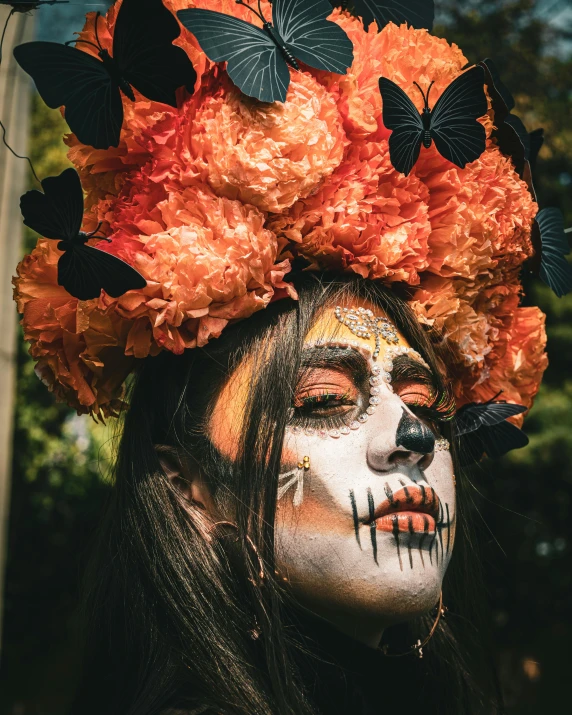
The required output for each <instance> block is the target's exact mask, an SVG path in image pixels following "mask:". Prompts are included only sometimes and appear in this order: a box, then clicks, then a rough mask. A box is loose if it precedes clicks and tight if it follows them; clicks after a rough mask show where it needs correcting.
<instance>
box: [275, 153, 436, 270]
mask: <svg viewBox="0 0 572 715" xmlns="http://www.w3.org/2000/svg"><path fill="white" fill-rule="evenodd" d="M428 201H429V194H428V192H427V189H426V187H425V186H424V185H423V184H422V183H421V182H420V181H419V180H418V179H417V178H415V177H414V176H409V177H406V176H403V174H400V173H398V172H397V171H395V169H394V168H393V167H392V165H391V162H390V161H389V153H388V150H387V142H385V141H384V142H369V143H355V144H353V145H352V146H351V147H350V148H349V150H348V153H347V155H346V158H345V161H344V163H343V164H342V166H340V167H339V169H338V170H337V171H336V172H335V174H334V175H333V176H332V178H331V180H330V181H328V182H327V183H325V184H324V185H323V187H322V188H321V189H320V190H319V191H318V192H317V193H315V194H314V195H313V196H310V197H309V198H307V199H304V200H301V201H298V202H297V203H296V204H295V206H294V207H293V208H292V210H291V211H290V212H289V213H288V214H286V215H284V216H279V217H277V218H274V219H272V218H271V219H270V221H269V224H268V225H269V227H270V228H272V230H273V231H275V232H276V233H277V234H278V235H279V236H283V237H284V238H286V239H288V240H290V241H295V242H296V243H297V244H298V245H297V247H296V248H297V250H298V252H299V253H301V254H303V255H304V256H306V257H307V258H309V259H311V260H312V261H313V265H314V266H315V267H320V266H321V267H326V268H337V269H349V270H352V271H354V272H356V273H359V274H360V275H361V276H363V277H364V278H384V279H386V280H387V281H389V282H393V281H399V280H401V281H407V282H408V283H411V284H415V283H418V282H419V278H418V271H422V270H424V269H426V268H427V266H428V262H427V250H428V248H427V239H428V237H429V232H430V229H431V226H430V223H429V217H428V210H427V204H428Z"/></svg>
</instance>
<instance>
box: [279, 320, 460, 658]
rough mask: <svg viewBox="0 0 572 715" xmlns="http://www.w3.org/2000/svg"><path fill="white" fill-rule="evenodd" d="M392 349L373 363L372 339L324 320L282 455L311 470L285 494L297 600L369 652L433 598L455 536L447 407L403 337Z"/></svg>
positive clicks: (284, 546)
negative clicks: (382, 370) (382, 373)
mask: <svg viewBox="0 0 572 715" xmlns="http://www.w3.org/2000/svg"><path fill="white" fill-rule="evenodd" d="M366 307H367V306H366ZM375 314H376V315H378V314H379V310H376V312H375ZM352 333H353V334H352ZM370 337H371V336H370ZM395 342H396V345H392V346H387V348H386V347H385V345H384V342H383V340H382V341H381V347H380V351H379V356H378V357H377V360H375V359H374V357H373V352H374V350H375V348H374V349H372V347H373V346H372V341H371V340H370V339H369V337H368V336H367V334H365V333H364V335H363V337H361V336H358V337H357V341H356V333H355V331H350V330H349V329H348V327H347V326H346V325H343V324H342V325H340V321H339V320H336V317H335V315H334V314H333V313H332V315H329V314H328V313H327V312H325V313H324V315H323V316H322V317H321V318H320V319H319V320H318V321H317V323H316V324H315V326H314V328H313V329H312V331H311V333H310V335H308V337H307V340H306V347H305V350H304V360H303V370H302V371H301V375H300V379H299V382H298V385H297V388H296V391H295V395H294V400H293V406H292V410H291V415H290V421H289V426H288V429H287V433H286V438H285V443H284V452H283V464H284V473H287V472H288V471H289V470H291V469H293V468H295V466H296V465H297V463H298V462H299V461H300V459H301V455H309V458H310V460H311V467H310V468H309V469H307V470H303V473H302V485H300V483H299V482H298V483H297V486H296V490H297V492H296V493H295V492H294V489H293V488H291V489H287V490H284V491H282V492H281V493H280V498H279V501H278V515H277V524H276V526H277V549H278V563H279V568H280V571H281V572H284V573H285V574H286V575H287V577H288V579H289V583H290V585H291V588H292V590H293V592H294V594H295V595H296V596H297V598H298V599H299V600H300V601H301V602H303V603H304V604H305V605H306V606H308V607H309V608H311V609H312V610H313V611H315V612H316V613H319V614H320V615H322V616H324V617H326V618H328V619H329V620H331V621H332V622H334V623H335V624H336V625H338V627H339V628H340V629H341V630H344V631H346V632H348V633H350V634H353V635H354V636H356V637H358V638H360V639H361V640H364V641H365V642H369V643H371V644H372V645H376V642H377V640H379V636H380V634H381V632H382V631H383V628H384V627H385V626H387V625H389V624H391V623H395V622H399V621H400V620H407V619H408V618H411V617H413V616H415V615H419V614H421V613H424V612H425V611H427V610H429V609H430V608H431V607H432V606H433V605H434V604H435V603H436V601H437V600H438V598H439V591H440V589H441V583H442V580H443V576H444V574H445V571H446V568H447V565H448V563H449V559H450V556H451V551H452V548H453V543H454V536H455V518H456V510H455V488H454V475H453V463H452V460H451V456H450V453H449V451H448V443H447V441H446V440H445V439H444V438H443V437H442V436H441V435H440V434H439V427H438V425H439V418H440V417H441V416H442V415H443V413H446V412H447V410H448V407H447V403H446V400H444V399H441V396H440V395H438V394H437V393H436V389H435V386H434V384H433V383H434V377H433V375H432V374H431V371H430V369H429V368H428V366H427V365H426V364H425V363H424V361H423V360H422V358H421V357H420V356H418V355H417V354H416V353H415V351H412V350H409V349H408V346H407V343H406V342H405V340H404V339H403V336H401V335H400V334H399V331H397V340H396V341H395ZM356 343H357V344H356ZM378 345H379V343H378ZM386 350H393V351H394V352H393V353H391V362H390V365H389V367H390V368H391V380H387V381H386V380H379V381H376V382H375V386H376V388H378V389H376V394H375V397H376V400H375V410H374V411H373V412H372V413H371V414H368V413H367V411H366V410H367V408H368V406H369V400H370V399H371V393H370V389H371V384H370V380H371V377H372V375H373V372H374V369H375V366H376V365H380V364H383V362H384V359H385V358H387V357H388V354H386ZM368 351H369V352H368ZM386 364H387V361H386ZM377 374H379V370H378V371H377ZM363 414H366V415H367V419H366V420H365V421H364V422H362V423H360V424H359V429H351V427H350V425H352V424H354V423H355V422H356V420H357V419H358V418H359V416H360V415H363ZM332 431H333V432H334V433H335V432H336V431H337V432H338V433H339V437H336V438H335V439H332V438H331V437H332Z"/></svg>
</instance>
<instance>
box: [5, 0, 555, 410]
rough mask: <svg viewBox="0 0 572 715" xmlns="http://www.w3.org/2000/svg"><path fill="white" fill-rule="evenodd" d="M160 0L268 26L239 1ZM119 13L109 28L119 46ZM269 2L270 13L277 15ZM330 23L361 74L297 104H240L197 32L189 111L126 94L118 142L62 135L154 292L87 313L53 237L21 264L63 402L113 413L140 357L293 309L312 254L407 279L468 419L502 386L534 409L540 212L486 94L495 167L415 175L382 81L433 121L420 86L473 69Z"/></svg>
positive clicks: (307, 91)
mask: <svg viewBox="0 0 572 715" xmlns="http://www.w3.org/2000/svg"><path fill="white" fill-rule="evenodd" d="M164 4H165V5H166V6H167V7H168V8H169V9H170V10H171V11H173V12H174V13H176V12H177V11H179V10H182V9H186V8H189V7H197V8H206V9H209V10H215V11H218V12H222V13H226V14H227V15H232V16H234V17H237V18H240V19H243V20H245V21H248V22H251V23H256V18H253V16H252V14H251V13H249V11H248V8H246V7H245V6H244V5H240V4H237V3H235V2H234V0H194V2H191V0H164ZM120 7H121V4H120V3H119V2H117V3H115V5H114V6H113V7H112V8H111V9H110V10H109V12H108V13H107V16H106V17H105V18H98V42H99V43H101V45H102V46H103V47H104V48H107V49H109V50H111V46H112V38H113V34H114V28H115V24H116V18H117V15H118V12H119V10H120ZM260 7H261V9H262V12H263V13H264V15H265V16H268V17H269V16H270V12H271V6H270V4H269V3H268V2H266V0H262V2H261V3H260ZM329 20H330V21H332V22H334V23H336V24H337V25H339V26H340V27H341V28H342V29H343V30H344V31H345V33H346V34H347V36H348V37H349V38H350V40H351V42H352V44H353V57H354V58H353V63H352V64H351V67H349V69H348V71H347V73H346V74H334V73H331V72H326V71H324V70H315V69H312V68H310V67H308V66H306V65H303V66H302V67H301V68H300V69H299V71H294V70H292V71H291V73H290V74H291V76H290V85H289V88H288V94H287V98H286V101H285V102H283V103H282V102H274V103H271V104H262V103H260V102H258V101H256V100H255V99H251V98H249V97H247V96H245V95H244V94H243V93H241V91H240V90H239V89H238V88H237V87H236V86H235V85H234V84H233V83H232V82H231V80H230V79H229V76H228V75H227V72H226V71H225V66H224V64H217V63H214V62H211V61H210V60H209V59H208V58H207V56H206V55H205V53H204V52H203V51H202V50H201V47H200V45H199V42H198V40H197V39H196V37H195V36H194V35H193V34H192V33H191V32H189V31H188V30H186V29H184V28H182V29H181V34H180V36H179V38H178V39H177V40H175V44H176V45H178V46H179V47H181V48H182V49H183V50H184V51H185V52H186V53H187V55H188V57H189V58H190V60H191V61H192V63H193V66H194V69H195V71H196V74H197V80H196V84H195V88H194V92H192V93H191V92H189V91H188V90H186V89H184V88H181V89H180V90H178V94H177V100H178V107H169V106H167V105H165V104H160V103H157V102H153V101H148V100H146V99H145V98H144V97H142V96H140V95H137V96H136V101H135V102H130V101H125V102H124V111H125V120H124V124H123V130H122V132H121V139H120V142H119V145H118V146H117V148H113V147H112V148H109V149H105V150H102V149H94V148H93V147H91V146H87V145H85V144H81V143H80V142H79V141H78V139H77V138H76V137H75V136H74V135H69V136H68V137H67V138H66V143H67V144H68V146H69V158H70V159H71V161H72V162H73V164H74V165H75V167H76V168H77V170H78V172H79V175H80V177H81V181H82V185H83V189H84V191H85V193H86V209H87V213H86V215H85V217H84V224H83V226H84V230H85V231H95V230H96V229H97V228H98V227H100V231H101V232H103V233H104V234H105V235H106V236H107V237H108V238H110V239H111V242H109V243H106V242H105V243H104V242H99V243H97V244H96V245H97V247H98V248H100V249H101V250H103V251H107V252H109V253H111V254H113V255H115V256H117V257H119V258H121V259H123V260H124V261H126V262H127V263H129V264H130V265H131V266H133V267H135V268H136V269H137V271H139V273H140V274H141V275H142V276H143V277H144V278H145V280H146V287H144V288H142V289H136V290H130V291H128V292H127V293H125V294H124V295H122V296H120V297H118V298H113V297H111V296H109V295H108V294H106V293H105V292H104V291H102V292H101V295H100V296H99V297H98V298H95V299H91V300H85V301H82V300H78V299H76V298H74V297H72V296H71V295H70V294H69V293H68V292H67V291H66V290H65V289H64V288H63V287H62V286H60V285H58V279H57V267H56V264H57V261H58V259H59V257H60V255H61V252H60V251H59V250H58V248H57V244H55V242H52V241H50V240H47V239H45V238H40V240H39V241H38V244H37V246H36V247H35V249H34V250H33V251H32V253H31V254H30V255H28V256H26V257H25V258H24V259H23V261H22V262H21V263H20V265H19V266H18V276H17V278H15V279H14V285H15V299H16V301H17V304H18V309H19V311H20V312H21V313H22V315H23V319H22V324H23V327H24V333H25V337H26V339H27V340H28V341H29V342H30V345H31V347H30V353H31V354H32V356H33V357H34V359H35V360H36V361H37V368H36V369H37V373H38V375H39V376H40V377H41V378H42V380H43V381H44V382H45V383H46V384H47V385H48V387H49V388H50V389H51V390H52V391H53V392H54V393H55V395H56V397H57V399H59V400H63V401H66V402H68V403H69V404H70V405H72V406H73V407H75V408H76V409H77V410H78V412H80V413H91V414H93V415H94V416H99V417H105V416H110V415H116V414H117V413H118V412H119V410H120V409H121V407H122V405H123V384H124V381H125V379H126V378H127V376H128V375H129V373H130V372H131V371H132V370H133V368H134V366H135V363H136V362H137V361H138V360H140V359H143V358H145V357H147V356H148V355H156V354H157V353H159V352H160V351H162V350H169V351H171V352H173V353H176V354H180V353H182V352H183V351H184V350H185V349H188V348H194V347H196V346H204V345H205V344H206V343H207V342H208V341H209V340H211V339H214V338H217V337H219V336H220V335H221V333H222V332H223V330H224V329H225V327H226V326H227V325H228V324H229V323H231V322H233V321H236V320H239V319H244V318H247V317H248V316H250V315H251V314H252V313H254V312H256V311H258V310H261V309H263V308H265V307H266V306H267V305H268V304H269V303H270V302H271V301H273V300H276V299H279V298H283V297H287V296H289V297H290V298H294V299H295V298H296V293H295V290H294V288H293V286H292V285H291V284H289V282H288V273H289V271H290V267H291V259H292V258H293V257H297V256H300V257H303V258H305V259H307V261H308V262H309V264H310V267H309V269H310V270H312V269H316V270H318V269H333V270H338V271H344V272H353V273H356V274H358V275H360V276H362V277H363V278H367V279H375V280H380V281H383V282H384V283H385V284H387V285H388V286H390V287H391V286H392V285H394V284H397V283H405V284H407V285H408V286H410V296H411V297H410V305H411V307H412V309H413V310H414V312H415V314H416V315H417V317H418V319H419V321H420V322H421V323H423V324H426V325H428V326H433V327H434V328H435V329H437V330H438V331H440V332H441V334H442V335H443V337H444V338H445V339H446V340H447V341H448V343H449V345H450V346H451V348H452V350H453V353H454V355H455V356H456V364H455V366H454V370H453V372H454V375H455V377H456V383H455V393H456V398H457V404H458V405H459V406H461V405H463V404H466V403H470V402H486V401H487V400H489V399H491V398H494V397H495V396H496V395H498V393H499V392H501V391H502V395H503V399H504V400H506V401H508V402H514V403H519V404H522V405H525V406H526V407H530V406H531V404H532V401H533V398H534V396H535V394H536V392H537V390H538V387H539V384H540V381H541V378H542V374H543V371H544V370H545V368H546V365H547V357H546V354H545V343H546V335H545V329H544V320H545V317H544V315H543V313H542V312H541V311H540V310H539V309H538V308H536V307H522V306H521V305H520V299H521V294H522V285H521V282H520V279H519V273H520V271H521V267H522V264H523V263H524V262H525V261H527V260H528V259H530V258H531V257H532V256H533V254H534V248H533V243H532V240H531V231H532V226H533V222H534V219H535V217H536V215H537V213H538V206H537V204H536V202H535V200H534V198H533V195H532V193H531V191H530V190H529V186H528V185H527V183H526V182H525V181H524V180H523V179H522V178H520V176H519V174H518V173H517V170H516V169H515V165H514V162H513V160H512V159H511V157H509V156H506V155H505V154H503V152H502V151H501V148H500V147H499V143H498V140H497V138H495V128H498V127H497V124H495V121H496V117H495V110H494V107H493V103H492V99H491V92H490V91H488V92H487V98H488V106H489V109H488V112H487V113H486V114H484V116H483V117H482V118H481V119H480V122H481V124H482V125H483V127H484V129H485V132H486V137H487V139H486V149H485V150H484V152H483V153H482V154H481V156H480V158H478V159H477V160H475V161H472V162H471V163H469V164H467V165H466V166H465V168H459V167H458V166H456V165H455V164H453V163H451V162H450V161H448V160H447V159H445V158H444V157H443V156H442V155H441V154H440V153H439V152H438V151H437V148H436V147H435V145H434V144H433V145H432V146H431V147H430V148H428V149H422V150H421V153H420V156H419V159H418V161H417V162H416V164H415V166H414V168H413V170H412V171H411V172H410V173H409V174H408V175H407V176H406V175H404V174H403V173H400V172H399V171H397V170H396V169H395V168H394V166H393V165H392V162H391V158H390V152H389V144H388V139H389V137H390V134H391V132H390V130H388V129H387V128H386V127H385V126H384V121H383V114H382V96H381V94H380V89H379V84H378V83H379V78H380V77H386V78H388V79H389V80H392V81H393V82H395V83H396V84H397V85H399V86H400V87H401V88H403V89H404V90H406V91H408V92H409V96H410V98H411V100H412V101H413V102H414V103H415V104H416V106H417V109H418V110H419V111H420V112H421V111H422V109H423V101H424V100H423V98H422V94H421V93H418V92H410V89H411V87H412V85H413V83H414V82H417V83H418V84H419V85H420V86H421V87H427V86H429V84H430V83H431V82H433V86H432V90H431V96H432V100H433V101H436V100H437V98H438V97H439V96H440V95H441V94H442V93H443V91H444V90H445V89H446V88H447V87H448V86H449V85H450V84H451V82H452V81H453V80H454V79H455V78H456V77H458V76H459V75H460V74H461V73H462V71H463V69H464V68H465V67H466V65H467V59H466V58H465V57H464V55H463V53H462V52H461V50H460V49H459V48H458V47H457V46H456V45H454V44H449V43H448V42H447V41H446V40H444V39H440V38H438V37H435V36H433V35H431V34H430V32H428V31H427V30H426V29H414V28H413V27H410V26H408V25H407V24H405V23H404V24H402V25H400V26H398V25H396V24H393V23H391V22H390V23H388V24H386V25H385V26H384V27H383V28H382V29H381V30H380V29H379V28H378V26H377V24H376V23H375V22H373V23H372V24H371V25H369V27H364V24H363V23H362V21H361V20H360V19H359V18H357V17H353V16H352V15H350V14H349V13H348V12H346V11H343V10H340V9H333V11H332V14H331V16H330V17H329ZM95 22H96V15H95V14H94V13H91V14H90V15H88V18H87V22H86V25H85V27H84V29H83V32H82V33H81V35H80V39H81V40H87V41H89V42H92V43H95V42H96V37H95ZM259 24H260V23H259ZM83 49H85V51H86V52H91V53H92V54H95V52H94V51H93V49H92V48H90V46H89V45H87V44H86V45H83Z"/></svg>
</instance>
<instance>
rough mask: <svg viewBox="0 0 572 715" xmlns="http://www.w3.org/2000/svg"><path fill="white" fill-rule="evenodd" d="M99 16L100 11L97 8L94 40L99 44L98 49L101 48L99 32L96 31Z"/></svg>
mask: <svg viewBox="0 0 572 715" xmlns="http://www.w3.org/2000/svg"><path fill="white" fill-rule="evenodd" d="M100 17H101V13H100V12H99V10H98V11H97V13H96V15H95V40H96V42H97V44H98V45H99V49H100V50H103V47H102V46H101V42H100V41H99V33H98V31H97V30H98V28H97V25H98V23H99V18H100Z"/></svg>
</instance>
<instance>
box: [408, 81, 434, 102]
mask: <svg viewBox="0 0 572 715" xmlns="http://www.w3.org/2000/svg"><path fill="white" fill-rule="evenodd" d="M413 84H414V85H415V86H416V87H417V89H418V90H419V91H420V92H421V96H422V97H423V102H424V103H425V109H429V92H430V91H431V87H432V86H433V85H434V84H435V80H433V82H431V84H430V85H429V87H428V88H427V94H425V92H424V91H423V90H422V89H421V87H420V86H419V85H418V84H417V82H413Z"/></svg>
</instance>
